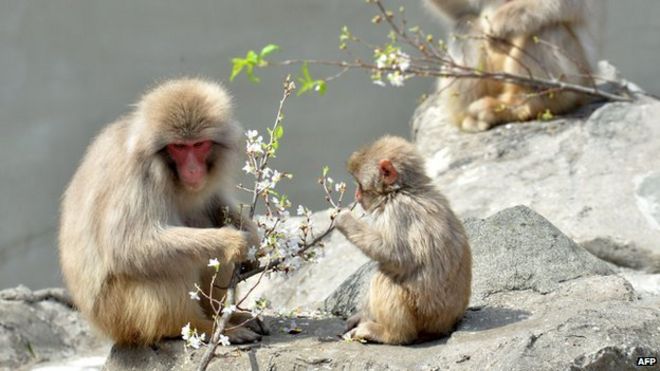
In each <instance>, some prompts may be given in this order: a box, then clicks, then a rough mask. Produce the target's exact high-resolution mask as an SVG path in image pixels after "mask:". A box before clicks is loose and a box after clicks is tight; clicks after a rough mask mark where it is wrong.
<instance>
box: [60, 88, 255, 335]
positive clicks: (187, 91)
mask: <svg viewBox="0 0 660 371" xmlns="http://www.w3.org/2000/svg"><path fill="white" fill-rule="evenodd" d="M240 134H241V130H240V127H239V126H238V124H237V123H236V122H235V121H233V119H232V114H231V101H230V97H229V96H228V94H227V93H226V92H225V90H224V89H223V88H222V87H221V86H219V85H218V84H215V83H212V82H208V81H202V80H196V79H181V80H173V81H168V82H166V83H164V84H162V85H160V86H158V87H156V88H155V89H154V90H152V91H150V92H148V93H147V94H146V95H145V96H144V97H143V98H142V99H141V100H140V101H139V102H138V103H137V105H136V106H135V110H134V111H133V112H131V113H130V114H128V115H127V116H125V117H124V118H122V119H120V120H118V121H117V122H115V123H113V124H110V125H109V126H108V127H106V128H105V129H104V130H103V131H102V132H101V133H100V134H99V135H98V137H97V138H96V139H95V140H94V142H93V143H92V144H91V145H90V147H89V148H88V150H87V153H86V155H85V157H84V159H83V161H82V163H81V165H80V167H79V168H78V170H77V172H76V173H75V175H74V177H73V179H72V181H71V183H70V185H69V187H68V189H67V190H66V192H65V194H64V199H63V202H62V215H61V225H60V234H59V241H60V254H61V264H62V271H63V273H64V279H65V282H66V284H67V286H68V288H69V290H70V291H71V295H72V296H73V299H74V301H75V303H76V305H77V306H78V308H80V310H81V311H82V313H83V314H84V315H85V316H86V317H87V318H88V319H89V320H90V321H91V322H92V323H93V324H94V325H95V326H97V327H98V328H99V329H101V330H102V331H103V332H104V333H105V334H107V335H109V336H110V337H111V338H112V339H113V340H114V341H116V342H117V343H128V344H151V343H154V342H156V341H158V340H159V339H161V338H163V337H176V336H179V335H180V332H181V328H182V326H184V325H185V324H186V323H188V322H190V323H191V325H192V326H193V327H195V328H197V329H198V331H201V332H205V333H207V334H208V335H210V333H211V331H212V328H213V322H212V320H211V319H210V317H209V313H208V310H206V311H205V309H204V308H203V307H202V306H201V305H200V302H198V301H194V300H191V298H190V297H189V295H188V291H190V290H191V289H192V287H193V284H194V283H196V282H197V283H201V284H202V287H203V288H207V287H208V283H209V282H210V279H211V278H210V277H211V274H212V273H213V269H210V268H208V267H207V263H208V261H209V259H210V258H217V259H218V260H219V261H220V262H221V269H220V272H219V276H218V279H217V281H216V282H217V285H218V286H220V287H226V286H227V283H228V281H229V279H230V277H231V274H232V270H233V269H234V263H236V262H240V261H242V260H243V259H244V257H245V255H246V249H247V247H248V245H250V244H252V243H255V242H256V240H257V238H258V237H257V235H256V227H255V226H254V224H253V223H252V222H251V221H249V220H247V219H242V218H241V216H240V215H239V211H238V210H237V209H236V208H235V205H234V204H233V202H232V199H231V198H230V196H229V193H230V192H229V190H230V189H232V185H231V183H230V180H231V178H230V176H229V175H230V174H231V173H232V170H233V169H232V168H233V166H232V162H234V161H233V160H234V159H235V157H236V156H237V154H238V153H239V147H238V141H239V138H240ZM227 214H229V215H227ZM227 217H229V218H231V220H233V223H234V225H224V223H225V220H227ZM223 295H224V290H219V289H216V290H215V292H214V297H215V298H216V299H222V297H223ZM201 304H203V302H202V303H201ZM207 309H208V308H207ZM244 319H245V318H244V316H240V315H237V316H236V318H235V319H234V321H233V322H232V323H233V324H237V323H239V322H241V321H243V320H244ZM250 327H251V328H252V329H251V328H247V327H234V328H233V329H230V330H227V331H226V335H227V336H229V338H230V341H232V342H234V343H240V342H247V341H254V340H257V339H259V338H260V334H259V333H257V332H255V331H254V330H255V329H260V328H261V327H260V326H256V325H254V324H253V326H250ZM261 332H263V331H261ZM207 338H208V336H207Z"/></svg>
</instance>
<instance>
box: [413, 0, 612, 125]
mask: <svg viewBox="0 0 660 371" xmlns="http://www.w3.org/2000/svg"><path fill="white" fill-rule="evenodd" d="M426 2H427V3H428V4H430V5H432V6H433V7H434V8H436V9H438V10H439V11H440V12H441V13H442V15H444V16H445V18H446V19H448V20H449V21H450V23H451V27H452V34H453V35H454V36H453V37H451V38H450V43H449V56H450V57H451V58H452V59H453V60H454V61H455V62H456V63H457V64H459V65H461V66H466V67H470V68H476V69H479V70H482V71H485V72H505V73H509V74H514V75H519V76H523V77H533V78H538V79H545V80H558V81H565V82H569V83H573V84H579V85H586V86H590V85H591V84H592V82H593V80H592V74H593V71H594V68H595V64H596V62H597V60H596V59H597V52H596V50H597V46H598V37H599V36H600V35H599V33H600V32H599V30H598V26H599V25H600V24H601V23H602V19H601V18H600V17H599V16H598V14H599V10H600V8H601V7H602V6H603V5H602V4H601V2H599V1H597V0H426ZM486 36H488V37H486ZM450 71H456V72H457V73H460V70H459V69H453V70H452V69H450ZM438 85H439V86H438V89H439V90H441V91H442V99H443V101H444V105H443V108H445V109H446V110H448V111H449V114H450V117H451V120H453V121H454V123H455V124H457V125H458V126H459V127H460V128H461V129H463V130H466V131H483V130H487V129H489V128H490V127H492V126H495V125H498V124H502V123H506V122H511V121H526V120H530V119H535V118H537V117H538V116H539V115H541V114H543V113H545V112H550V113H552V114H562V113H565V112H568V111H570V110H572V109H575V108H576V107H578V106H579V105H581V104H583V103H585V102H586V97H585V96H584V95H580V94H576V93H573V92H567V91H552V92H545V93H541V94H539V92H538V91H536V90H534V89H532V88H530V87H526V86H522V85H516V84H513V83H504V82H501V81H494V80H489V79H486V78H483V79H463V78H460V79H455V78H444V79H441V80H440V82H439V84H438Z"/></svg>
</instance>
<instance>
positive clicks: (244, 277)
mask: <svg viewBox="0 0 660 371" xmlns="http://www.w3.org/2000/svg"><path fill="white" fill-rule="evenodd" d="M356 206H357V202H353V203H352V204H351V206H350V207H349V209H350V210H353V209H354V208H355V207H356ZM335 227H336V226H335V221H334V219H333V220H332V221H331V222H330V225H329V226H328V228H327V229H326V230H325V231H324V232H323V233H321V234H320V235H318V236H316V237H315V238H314V239H313V240H312V241H310V242H307V243H305V244H304V245H303V246H302V248H301V249H300V250H298V253H297V255H299V256H301V255H303V254H304V253H306V252H307V251H308V250H309V249H311V248H312V247H314V246H316V245H318V244H319V243H320V242H321V241H323V239H324V238H326V237H327V236H328V235H329V234H330V233H331V232H332V231H334V230H335ZM284 260H285V259H284V258H279V259H275V260H273V261H271V262H270V263H268V264H266V265H262V266H260V267H258V268H254V269H252V270H250V271H247V272H245V273H243V274H241V275H239V281H245V280H247V279H248V278H250V277H252V276H255V275H257V274H259V273H261V272H263V271H266V270H269V269H272V268H275V267H277V266H278V265H280V264H282V262H284Z"/></svg>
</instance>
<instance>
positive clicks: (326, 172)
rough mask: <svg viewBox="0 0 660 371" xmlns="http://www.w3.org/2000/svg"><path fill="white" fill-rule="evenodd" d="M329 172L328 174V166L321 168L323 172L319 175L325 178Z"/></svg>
mask: <svg viewBox="0 0 660 371" xmlns="http://www.w3.org/2000/svg"><path fill="white" fill-rule="evenodd" d="M329 172H330V168H329V167H328V166H324V167H323V171H322V173H321V174H322V175H323V176H324V177H326V176H327V175H328V173H329Z"/></svg>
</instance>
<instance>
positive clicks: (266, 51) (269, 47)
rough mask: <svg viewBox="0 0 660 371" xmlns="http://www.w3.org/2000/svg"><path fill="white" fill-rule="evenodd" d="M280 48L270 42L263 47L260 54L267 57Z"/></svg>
mask: <svg viewBox="0 0 660 371" xmlns="http://www.w3.org/2000/svg"><path fill="white" fill-rule="evenodd" d="M278 50H280V47H279V46H278V45H275V44H268V45H266V46H264V48H263V49H261V53H259V56H260V57H261V58H264V57H267V56H268V55H270V54H272V53H274V52H276V51H278Z"/></svg>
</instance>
